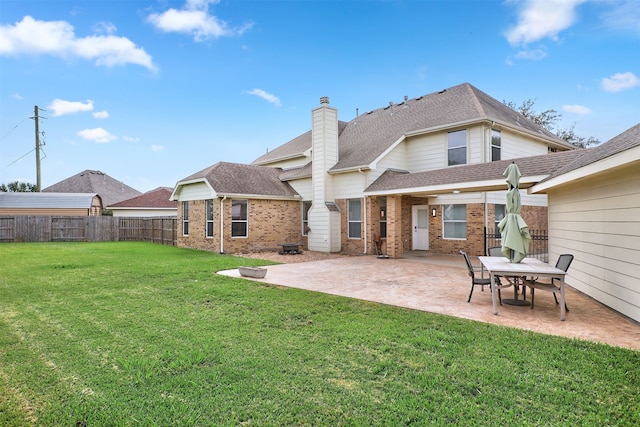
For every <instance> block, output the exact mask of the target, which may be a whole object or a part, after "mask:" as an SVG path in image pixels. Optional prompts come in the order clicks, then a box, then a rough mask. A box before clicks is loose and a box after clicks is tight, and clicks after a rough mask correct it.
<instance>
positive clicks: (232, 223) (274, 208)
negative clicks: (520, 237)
mask: <svg viewBox="0 0 640 427" xmlns="http://www.w3.org/2000/svg"><path fill="white" fill-rule="evenodd" d="M320 104H321V105H320V106H319V107H317V108H315V109H313V110H312V114H311V130H309V131H308V132H306V133H304V134H302V135H300V136H298V137H296V138H294V139H292V140H291V141H289V142H287V143H285V144H283V145H281V146H279V147H277V148H276V149H274V150H272V151H270V152H268V153H266V154H265V155H263V156H261V157H259V158H257V159H256V160H255V161H254V162H253V163H252V164H251V165H240V164H232V163H218V164H215V165H213V166H211V167H209V168H207V169H205V170H203V171H200V172H198V173H196V174H194V175H191V176H189V177H186V178H184V179H182V180H180V181H179V182H178V183H177V184H176V186H175V188H174V190H173V194H172V196H171V197H172V200H176V201H178V204H179V208H178V220H179V222H181V224H182V231H181V232H179V233H178V245H179V246H187V247H193V248H200V249H207V250H213V251H217V252H218V251H219V252H233V253H242V252H247V251H260V250H276V249H277V247H278V244H280V243H284V242H299V243H301V244H302V245H303V247H305V248H307V249H309V250H314V251H322V252H345V253H354V254H355V253H360V254H362V253H373V252H374V251H375V245H376V244H377V243H378V242H379V244H380V247H381V249H382V251H383V252H385V253H387V254H388V255H389V256H391V257H401V256H402V254H403V253H404V252H405V251H409V250H429V251H433V252H437V253H457V251H458V250H459V249H460V248H465V249H466V250H467V251H468V252H469V253H471V254H476V255H480V254H482V253H483V251H484V229H485V227H486V228H494V227H495V224H496V223H497V222H499V221H500V219H501V218H502V215H504V210H505V202H504V201H505V193H506V183H505V181H504V177H503V176H502V173H503V172H504V170H505V169H506V167H507V166H508V164H509V163H511V161H513V160H516V161H517V163H518V166H519V167H520V170H521V172H522V175H523V176H522V179H521V188H522V189H526V188H527V187H530V186H531V185H533V184H534V183H536V182H538V181H540V180H542V179H544V178H545V177H546V176H549V175H550V174H551V173H553V172H554V171H555V170H556V169H557V168H558V167H560V166H561V165H563V164H565V163H566V162H568V161H570V159H571V158H572V157H573V156H574V153H575V152H576V150H573V148H574V147H573V146H571V145H569V144H568V143H566V142H565V141H563V140H561V139H559V138H558V137H557V136H555V135H554V134H552V133H551V132H548V131H546V130H545V129H543V128H541V127H540V126H538V125H536V124H535V123H533V122H531V121H529V120H528V119H526V118H525V117H524V116H522V115H521V114H519V113H517V112H515V111H513V110H512V109H510V108H509V107H507V106H505V105H504V104H503V103H501V102H499V101H497V100H496V99H494V98H491V97H490V96H489V95H487V94H485V93H484V92H482V91H480V90H478V89H477V88H475V87H474V86H472V85H470V84H468V83H465V84H461V85H458V86H454V87H452V88H449V89H446V90H443V91H440V92H436V93H432V94H429V95H425V96H420V97H418V98H414V99H408V98H407V97H405V99H404V101H403V102H401V103H399V104H394V103H390V104H389V105H388V106H387V107H384V108H380V109H376V110H373V111H370V112H367V113H365V114H362V115H359V116H357V117H355V118H354V119H352V120H351V121H349V122H343V121H340V120H338V111H337V110H336V109H335V108H333V107H331V106H330V105H329V99H328V98H326V97H323V98H321V100H320ZM522 204H523V209H522V216H523V217H524V219H525V221H527V223H528V224H529V227H530V228H531V229H546V228H547V199H546V196H545V195H544V194H542V195H529V194H526V191H524V190H523V192H522Z"/></svg>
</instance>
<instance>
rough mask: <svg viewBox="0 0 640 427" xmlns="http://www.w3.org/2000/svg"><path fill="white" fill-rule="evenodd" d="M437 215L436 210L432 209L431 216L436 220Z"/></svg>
mask: <svg viewBox="0 0 640 427" xmlns="http://www.w3.org/2000/svg"><path fill="white" fill-rule="evenodd" d="M436 213H437V211H436V208H433V209H431V216H432V217H434V218H435V217H436Z"/></svg>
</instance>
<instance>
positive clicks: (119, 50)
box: [0, 16, 156, 70]
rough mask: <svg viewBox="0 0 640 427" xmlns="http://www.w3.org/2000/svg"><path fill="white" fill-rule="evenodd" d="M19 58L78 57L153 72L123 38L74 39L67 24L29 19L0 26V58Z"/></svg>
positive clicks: (147, 58) (145, 55)
mask: <svg viewBox="0 0 640 427" xmlns="http://www.w3.org/2000/svg"><path fill="white" fill-rule="evenodd" d="M105 25H106V24H105ZM114 30H115V27H113V26H111V27H109V26H107V27H106V31H107V32H108V31H114ZM103 31H104V28H103ZM21 54H27V55H52V56H56V57H60V58H69V57H79V58H83V59H87V60H95V63H96V65H99V66H100V65H103V66H107V67H114V66H116V65H125V64H136V65H141V66H143V67H146V68H148V69H149V70H155V69H156V66H155V65H154V64H153V61H152V59H151V56H150V55H149V54H148V53H146V52H145V51H144V49H142V48H141V47H137V46H136V45H135V44H134V43H133V42H132V41H131V40H129V39H128V38H126V37H117V36H114V35H111V34H107V35H92V36H87V37H76V35H75V33H74V29H73V26H72V25H71V24H69V23H68V22H65V21H38V20H35V19H33V18H32V17H31V16H25V17H24V18H22V21H20V22H17V23H16V24H15V25H0V55H5V56H8V55H21Z"/></svg>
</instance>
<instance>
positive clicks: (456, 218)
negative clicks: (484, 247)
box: [442, 205, 467, 239]
mask: <svg viewBox="0 0 640 427" xmlns="http://www.w3.org/2000/svg"><path fill="white" fill-rule="evenodd" d="M442 221H443V228H444V231H443V237H444V238H445V239H466V238H467V205H444V210H443V214H442Z"/></svg>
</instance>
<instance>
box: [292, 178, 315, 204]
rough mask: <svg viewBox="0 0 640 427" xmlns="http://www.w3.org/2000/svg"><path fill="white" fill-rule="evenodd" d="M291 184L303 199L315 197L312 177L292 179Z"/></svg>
mask: <svg viewBox="0 0 640 427" xmlns="http://www.w3.org/2000/svg"><path fill="white" fill-rule="evenodd" d="M289 184H290V185H291V186H292V187H293V189H294V190H296V192H297V193H298V194H299V195H300V196H302V200H311V199H312V198H313V187H312V185H311V178H304V179H296V180H292V181H289Z"/></svg>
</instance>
